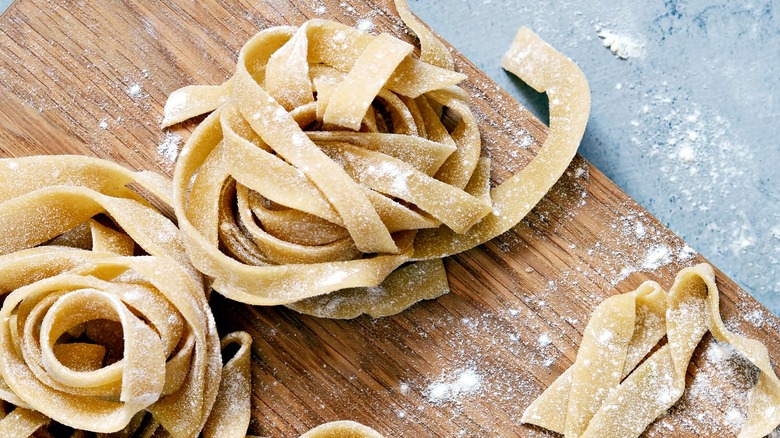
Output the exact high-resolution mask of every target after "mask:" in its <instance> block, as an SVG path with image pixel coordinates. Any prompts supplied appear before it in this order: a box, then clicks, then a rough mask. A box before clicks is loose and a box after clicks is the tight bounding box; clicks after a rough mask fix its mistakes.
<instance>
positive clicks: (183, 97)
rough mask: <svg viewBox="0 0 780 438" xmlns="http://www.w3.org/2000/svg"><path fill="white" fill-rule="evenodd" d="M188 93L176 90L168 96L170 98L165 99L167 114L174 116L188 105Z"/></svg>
mask: <svg viewBox="0 0 780 438" xmlns="http://www.w3.org/2000/svg"><path fill="white" fill-rule="evenodd" d="M188 96H189V95H188V94H187V93H186V92H183V91H182V90H176V91H174V92H173V93H171V95H170V96H168V100H167V101H165V109H164V110H163V112H164V113H165V115H166V116H172V115H174V114H178V113H179V112H181V111H182V110H183V109H184V108H185V107H186V106H187V100H188Z"/></svg>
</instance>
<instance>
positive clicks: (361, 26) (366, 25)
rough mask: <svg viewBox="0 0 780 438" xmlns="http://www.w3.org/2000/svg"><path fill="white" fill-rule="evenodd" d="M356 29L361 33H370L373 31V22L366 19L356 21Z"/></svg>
mask: <svg viewBox="0 0 780 438" xmlns="http://www.w3.org/2000/svg"><path fill="white" fill-rule="evenodd" d="M357 29H358V30H360V31H363V32H371V30H373V29H374V22H373V21H371V20H369V19H368V18H363V19H361V20H360V21H358V24H357Z"/></svg>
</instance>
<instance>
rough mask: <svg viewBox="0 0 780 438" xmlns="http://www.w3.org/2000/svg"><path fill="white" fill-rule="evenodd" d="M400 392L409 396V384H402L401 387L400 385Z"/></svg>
mask: <svg viewBox="0 0 780 438" xmlns="http://www.w3.org/2000/svg"><path fill="white" fill-rule="evenodd" d="M398 388H399V390H400V391H401V394H408V393H409V384H408V383H406V382H401V384H400V385H398Z"/></svg>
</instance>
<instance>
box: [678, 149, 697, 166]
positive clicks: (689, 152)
mask: <svg viewBox="0 0 780 438" xmlns="http://www.w3.org/2000/svg"><path fill="white" fill-rule="evenodd" d="M677 156H678V157H680V159H681V160H683V161H685V162H686V163H691V162H693V160H695V159H696V151H694V150H693V148H692V147H691V145H689V144H684V145H682V146H681V147H680V150H679V151H677Z"/></svg>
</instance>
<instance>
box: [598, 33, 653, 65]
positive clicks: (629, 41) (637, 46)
mask: <svg viewBox="0 0 780 438" xmlns="http://www.w3.org/2000/svg"><path fill="white" fill-rule="evenodd" d="M598 36H599V38H601V39H602V40H603V41H602V44H604V47H606V48H608V49H609V50H610V51H612V53H613V54H614V55H615V56H617V57H618V58H620V59H629V58H636V57H639V56H642V53H643V52H644V48H643V46H642V44H641V43H639V42H638V41H637V40H635V39H633V38H631V37H629V36H625V35H618V34H615V33H613V32H611V31H609V30H606V29H600V30H598Z"/></svg>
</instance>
